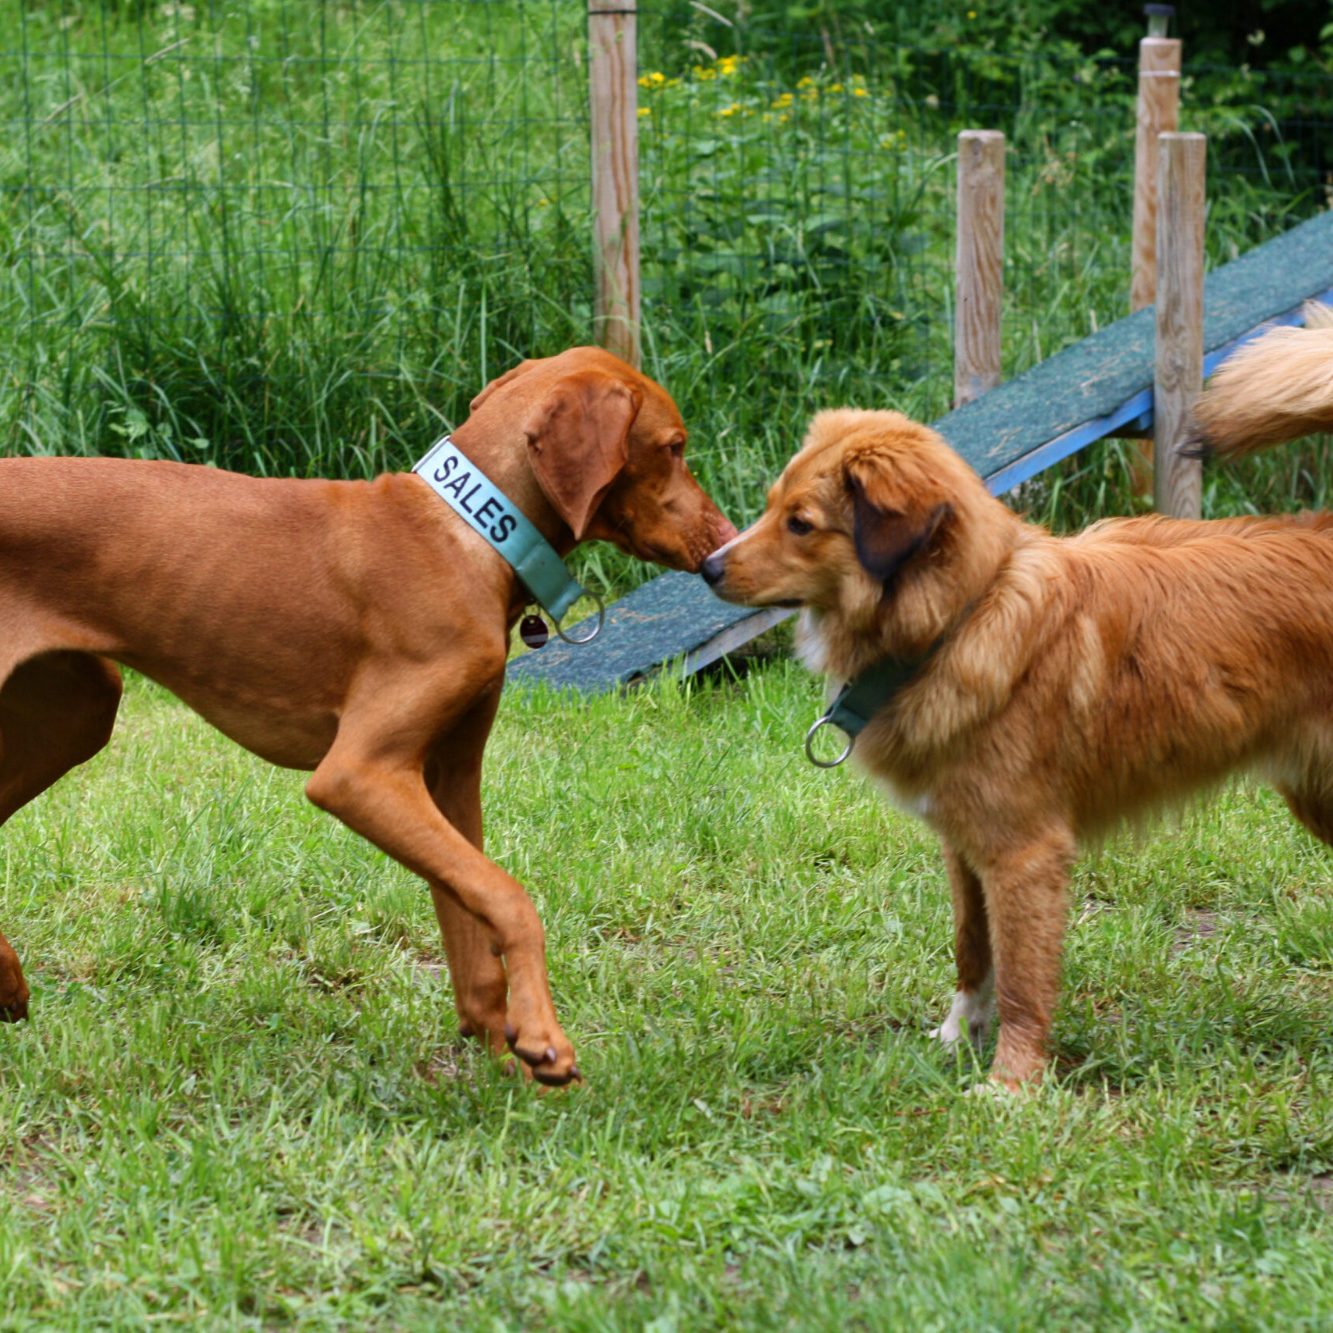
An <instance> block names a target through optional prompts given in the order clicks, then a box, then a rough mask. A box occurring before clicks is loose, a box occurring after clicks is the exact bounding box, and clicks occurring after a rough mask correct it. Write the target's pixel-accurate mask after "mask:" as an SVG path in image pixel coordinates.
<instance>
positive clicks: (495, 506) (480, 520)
mask: <svg viewBox="0 0 1333 1333" xmlns="http://www.w3.org/2000/svg"><path fill="white" fill-rule="evenodd" d="M412 471H413V472H415V473H416V474H417V476H419V477H420V478H421V479H422V480H423V481H424V482H425V483H426V485H427V486H429V487H430V488H431V490H433V491H434V492H435V494H436V495H438V496H439V497H440V499H441V500H443V501H444V502H445V504H447V505H448V506H449V508H450V509H452V510H453V511H454V513H456V514H457V515H458V516H459V518H461V519H462V520H463V521H464V522H465V523H466V524H467V525H468V526H469V527H470V528H471V529H472V530H473V531H474V532H475V533H477V534H478V535H479V536H480V537H483V538H484V539H485V540H486V541H487V542H489V543H490V544H491V546H493V547H494V548H495V550H497V551H498V552H499V553H500V554H501V555H502V556H503V557H504V558H505V559H506V560H507V561H508V562H509V564H510V565H512V566H513V569H514V573H515V574H517V575H518V577H519V579H520V580H522V582H523V584H524V586H525V587H526V588H527V590H528V591H529V592H530V593H531V594H532V596H533V598H534V600H535V601H536V602H537V604H538V605H539V606H540V607H541V608H542V610H543V611H545V612H546V614H547V615H548V616H550V617H551V622H552V623H553V624H554V625H555V632H556V633H557V634H558V635H559V636H560V637H561V638H562V639H563V640H564V641H565V642H566V643H572V644H582V643H591V642H592V640H593V639H595V638H596V637H597V636H598V635H599V634H600V633H601V632H602V625H603V623H604V622H605V620H606V608H605V607H604V606H603V605H602V599H601V598H600V597H598V596H597V595H596V594H595V593H590V592H588V591H587V590H586V589H585V588H584V587H583V586H582V585H581V584H580V583H579V582H578V581H577V580H576V579H575V578H574V577H573V576H572V575H571V574H570V572H569V570H568V569H566V568H565V562H564V561H563V560H561V558H560V556H559V555H558V554H557V553H556V551H555V548H554V547H553V546H552V545H551V544H550V542H548V541H547V540H546V538H545V537H543V536H542V535H541V533H540V532H538V531H537V529H536V527H535V526H534V524H533V523H532V521H531V520H530V519H529V518H528V517H527V515H526V514H524V513H523V511H522V510H521V509H519V507H518V506H517V505H516V504H515V503H514V502H513V501H512V500H511V499H510V498H509V497H508V496H507V495H506V494H505V493H504V492H503V491H502V490H501V489H500V488H499V487H498V486H497V485H496V484H495V483H494V482H493V481H492V480H491V479H490V478H489V477H488V476H487V475H486V474H485V473H484V472H483V471H482V470H481V469H480V468H479V467H478V466H477V465H476V464H475V463H474V462H473V461H472V460H471V459H470V458H469V457H468V456H467V455H466V454H465V453H463V452H462V450H460V449H459V447H458V446H457V445H456V444H455V443H454V442H453V441H452V440H451V439H450V438H449V436H447V435H445V436H443V437H442V438H441V439H438V440H436V441H435V443H434V444H433V445H431V447H430V448H429V449H428V450H427V451H426V453H425V455H424V456H423V457H422V458H421V459H420V460H419V461H418V462H417V463H416V464H415V465H414V466H413V468H412ZM580 597H591V598H592V599H593V601H594V602H596V603H597V623H596V625H594V626H593V629H592V632H591V633H589V634H585V635H584V636H583V637H582V638H573V637H571V636H570V635H568V634H566V633H565V631H564V630H563V629H562V628H561V625H560V622H561V621H562V620H564V618H565V616H566V615H567V614H568V613H569V608H570V607H571V606H573V605H574V603H575V602H577V601H578V599H579V598H580Z"/></svg>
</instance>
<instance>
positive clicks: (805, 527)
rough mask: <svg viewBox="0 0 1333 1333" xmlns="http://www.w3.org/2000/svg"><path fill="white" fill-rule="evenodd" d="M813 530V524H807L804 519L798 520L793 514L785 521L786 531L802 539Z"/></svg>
mask: <svg viewBox="0 0 1333 1333" xmlns="http://www.w3.org/2000/svg"><path fill="white" fill-rule="evenodd" d="M814 530H815V525H814V524H813V523H807V522H806V521H805V519H803V518H798V517H797V516H796V515H795V514H793V515H792V516H791V517H790V518H789V519H788V520H787V531H788V532H790V533H793V534H795V535H796V536H797V537H804V536H805V535H806V533H807V532H813V531H814Z"/></svg>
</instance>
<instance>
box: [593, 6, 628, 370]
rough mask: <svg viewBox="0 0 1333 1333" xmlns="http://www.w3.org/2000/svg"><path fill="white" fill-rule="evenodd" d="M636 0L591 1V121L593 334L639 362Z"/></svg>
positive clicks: (613, 348) (617, 351)
mask: <svg viewBox="0 0 1333 1333" xmlns="http://www.w3.org/2000/svg"><path fill="white" fill-rule="evenodd" d="M635 13H636V0H588V53H589V54H588V79H589V119H590V121H591V124H592V207H593V235H594V242H595V243H594V251H593V263H594V267H595V270H596V281H597V289H596V293H595V297H594V305H593V337H594V338H595V340H596V341H597V342H598V343H600V344H601V345H602V346H603V347H605V348H606V349H607V350H608V351H611V352H614V353H615V354H616V355H617V356H619V357H623V358H624V360H626V361H628V362H629V363H630V364H631V365H632V366H638V364H639V108H638V56H637V52H636V34H635Z"/></svg>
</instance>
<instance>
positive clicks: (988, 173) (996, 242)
mask: <svg viewBox="0 0 1333 1333" xmlns="http://www.w3.org/2000/svg"><path fill="white" fill-rule="evenodd" d="M957 213H958V218H957V236H956V238H955V248H954V288H955V293H956V295H955V304H954V335H953V348H954V350H953V404H954V406H955V407H961V406H962V405H963V404H964V403H970V402H971V401H972V400H973V399H974V398H978V397H980V396H981V395H982V394H983V393H985V392H986V390H987V389H993V388H994V387H995V386H996V385H997V384H998V383H999V382H1000V310H1001V305H1002V303H1003V297H1004V135H1003V134H1001V133H1000V132H999V131H998V130H963V131H962V132H961V133H960V134H959V135H958V208H957Z"/></svg>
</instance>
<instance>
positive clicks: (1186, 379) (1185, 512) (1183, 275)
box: [1153, 134, 1208, 518]
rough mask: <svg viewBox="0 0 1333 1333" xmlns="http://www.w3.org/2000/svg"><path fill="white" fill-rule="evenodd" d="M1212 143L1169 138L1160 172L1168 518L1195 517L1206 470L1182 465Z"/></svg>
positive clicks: (1157, 467)
mask: <svg viewBox="0 0 1333 1333" xmlns="http://www.w3.org/2000/svg"><path fill="white" fill-rule="evenodd" d="M1207 147H1208V143H1207V140H1206V139H1205V138H1204V136H1203V135H1202V134H1164V135H1162V138H1161V154H1160V158H1159V161H1158V173H1157V205H1158V207H1157V302H1156V305H1157V361H1156V367H1155V370H1154V380H1153V454H1154V469H1153V498H1154V501H1155V503H1156V505H1157V508H1158V509H1159V510H1160V511H1161V512H1162V513H1163V514H1171V515H1173V516H1174V517H1176V518H1198V517H1199V512H1200V500H1201V496H1202V491H1203V470H1202V466H1201V464H1200V463H1199V460H1198V459H1195V458H1182V457H1181V455H1180V453H1179V449H1180V445H1181V443H1182V442H1183V440H1184V438H1185V427H1186V422H1187V418H1188V414H1189V409H1190V405H1191V404H1192V403H1193V401H1194V399H1195V397H1196V396H1197V395H1198V393H1199V390H1200V389H1201V388H1202V387H1203V213H1204V172H1205V167H1206V162H1207Z"/></svg>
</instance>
